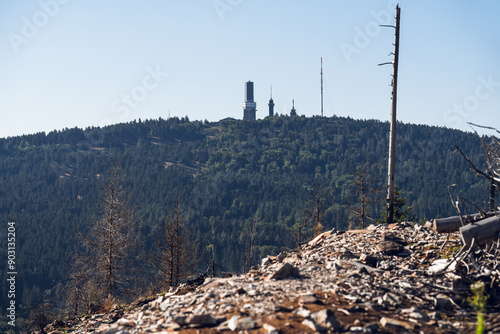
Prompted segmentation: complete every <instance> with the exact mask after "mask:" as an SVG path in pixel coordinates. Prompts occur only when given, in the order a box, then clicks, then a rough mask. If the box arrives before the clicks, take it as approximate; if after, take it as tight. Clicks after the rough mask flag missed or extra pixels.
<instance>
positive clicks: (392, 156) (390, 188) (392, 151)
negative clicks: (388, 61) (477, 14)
mask: <svg viewBox="0 0 500 334" xmlns="http://www.w3.org/2000/svg"><path fill="white" fill-rule="evenodd" d="M400 12H401V8H399V5H397V6H396V26H395V28H396V32H395V37H394V63H393V73H392V107H391V129H390V132H389V166H388V175H387V223H388V224H392V223H393V222H394V172H395V165H396V106H397V95H398V62H399V15H400Z"/></svg>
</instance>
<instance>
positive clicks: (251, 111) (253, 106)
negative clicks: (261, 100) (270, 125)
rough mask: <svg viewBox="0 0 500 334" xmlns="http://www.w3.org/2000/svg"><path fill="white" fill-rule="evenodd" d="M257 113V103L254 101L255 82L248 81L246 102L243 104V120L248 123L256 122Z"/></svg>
mask: <svg viewBox="0 0 500 334" xmlns="http://www.w3.org/2000/svg"><path fill="white" fill-rule="evenodd" d="M256 111H257V103H255V101H254V100H253V82H251V81H248V82H247V83H246V84H245V102H243V119H244V120H247V121H255V119H256V115H255V112H256Z"/></svg>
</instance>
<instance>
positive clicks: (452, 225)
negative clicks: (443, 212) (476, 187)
mask: <svg viewBox="0 0 500 334" xmlns="http://www.w3.org/2000/svg"><path fill="white" fill-rule="evenodd" d="M498 213H499V212H493V211H492V212H487V213H486V214H485V215H483V214H482V213H475V214H472V215H470V216H468V217H466V216H463V217H462V219H463V220H464V224H469V223H473V222H475V221H478V220H481V219H483V218H485V217H491V216H494V215H495V214H498ZM432 225H433V228H434V232H436V233H451V232H456V231H458V230H459V229H460V228H461V227H462V226H463V225H462V222H461V221H460V217H459V216H451V217H446V218H438V219H434V220H433V221H432Z"/></svg>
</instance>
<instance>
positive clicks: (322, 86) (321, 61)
mask: <svg viewBox="0 0 500 334" xmlns="http://www.w3.org/2000/svg"><path fill="white" fill-rule="evenodd" d="M321 117H323V57H321Z"/></svg>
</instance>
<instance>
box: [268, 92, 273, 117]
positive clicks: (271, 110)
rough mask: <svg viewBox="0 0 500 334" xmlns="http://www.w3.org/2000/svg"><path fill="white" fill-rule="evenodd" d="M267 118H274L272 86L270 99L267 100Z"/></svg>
mask: <svg viewBox="0 0 500 334" xmlns="http://www.w3.org/2000/svg"><path fill="white" fill-rule="evenodd" d="M268 106H269V116H271V117H273V116H274V101H273V86H271V98H270V99H269V104H268Z"/></svg>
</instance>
